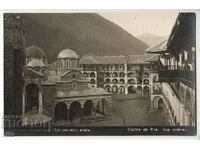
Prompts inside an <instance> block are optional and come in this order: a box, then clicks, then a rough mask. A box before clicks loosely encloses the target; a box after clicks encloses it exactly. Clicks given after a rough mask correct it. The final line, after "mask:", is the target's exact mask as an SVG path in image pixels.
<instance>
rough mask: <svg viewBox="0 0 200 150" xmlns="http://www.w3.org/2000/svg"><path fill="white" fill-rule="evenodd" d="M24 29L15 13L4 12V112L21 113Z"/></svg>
mask: <svg viewBox="0 0 200 150" xmlns="http://www.w3.org/2000/svg"><path fill="white" fill-rule="evenodd" d="M23 33H24V29H23V22H22V19H21V18H20V16H19V15H17V14H4V114H5V115H21V114H22V87H23V66H24V52H25V50H24V37H23Z"/></svg>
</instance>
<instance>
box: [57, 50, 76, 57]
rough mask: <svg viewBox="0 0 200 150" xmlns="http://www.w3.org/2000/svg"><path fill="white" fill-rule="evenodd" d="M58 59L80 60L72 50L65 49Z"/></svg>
mask: <svg viewBox="0 0 200 150" xmlns="http://www.w3.org/2000/svg"><path fill="white" fill-rule="evenodd" d="M57 58H58V59H62V58H76V59H78V55H77V54H76V53H75V52H74V51H73V50H71V49H65V50H62V51H61V52H60V53H59V54H58V57H57Z"/></svg>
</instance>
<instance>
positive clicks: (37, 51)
mask: <svg viewBox="0 0 200 150" xmlns="http://www.w3.org/2000/svg"><path fill="white" fill-rule="evenodd" d="M26 57H31V58H42V57H46V55H45V53H44V51H43V50H42V49H41V48H39V47H37V46H34V45H33V46H30V47H27V48H26Z"/></svg>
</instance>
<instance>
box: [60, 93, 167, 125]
mask: <svg viewBox="0 0 200 150" xmlns="http://www.w3.org/2000/svg"><path fill="white" fill-rule="evenodd" d="M149 105H150V104H149V97H148V96H144V95H141V96H139V95H133V94H128V95H112V119H110V120H104V121H102V120H99V121H96V122H95V121H92V120H91V121H90V122H88V121H85V122H81V124H70V126H167V125H168V124H167V119H166V118H167V114H166V113H165V112H164V111H163V110H162V111H148V107H149ZM60 123H61V122H60ZM61 124H62V123H61ZM63 125H64V122H63Z"/></svg>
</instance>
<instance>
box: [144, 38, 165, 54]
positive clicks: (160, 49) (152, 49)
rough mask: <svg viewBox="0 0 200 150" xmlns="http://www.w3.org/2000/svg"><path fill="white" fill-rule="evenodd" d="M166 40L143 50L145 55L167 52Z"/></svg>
mask: <svg viewBox="0 0 200 150" xmlns="http://www.w3.org/2000/svg"><path fill="white" fill-rule="evenodd" d="M167 41H168V40H167V39H165V40H163V41H161V42H159V43H157V44H155V45H153V46H150V47H149V48H147V49H146V50H145V52H146V53H160V52H164V51H166V50H167Z"/></svg>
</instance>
